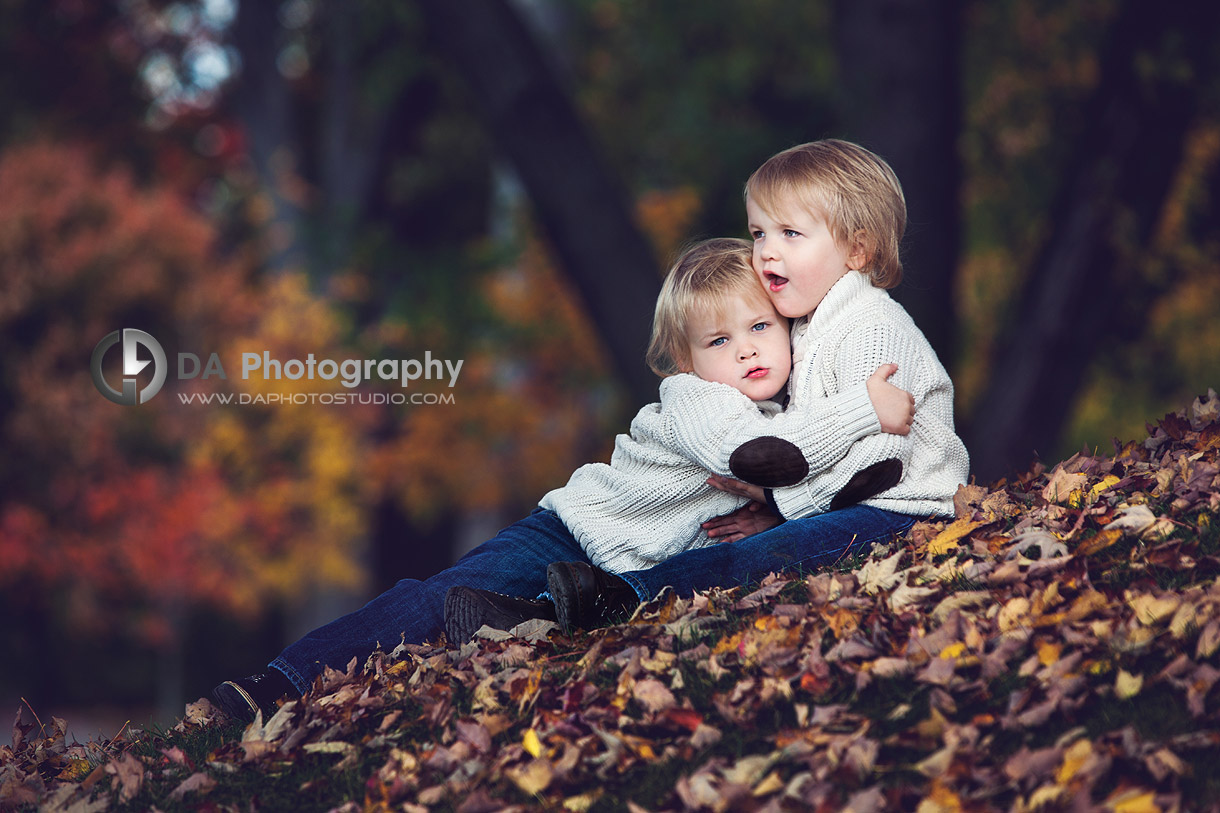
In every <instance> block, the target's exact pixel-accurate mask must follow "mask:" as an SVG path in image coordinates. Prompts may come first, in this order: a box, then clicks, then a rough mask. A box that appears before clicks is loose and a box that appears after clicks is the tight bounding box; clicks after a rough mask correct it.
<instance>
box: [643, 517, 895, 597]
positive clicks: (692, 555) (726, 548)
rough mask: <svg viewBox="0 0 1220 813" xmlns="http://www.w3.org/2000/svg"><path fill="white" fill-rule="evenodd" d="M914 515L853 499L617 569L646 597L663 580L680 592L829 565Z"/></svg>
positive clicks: (884, 536)
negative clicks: (842, 505)
mask: <svg viewBox="0 0 1220 813" xmlns="http://www.w3.org/2000/svg"><path fill="white" fill-rule="evenodd" d="M915 520H916V517H912V516H908V515H906V514H895V513H893V512H891V511H883V510H881V509H880V508H872V507H870V506H867V505H855V506H852V507H850V508H844V509H841V510H839V511H831V512H829V513H826V514H817V515H815V516H812V517H805V518H804V519H794V520H790V521H788V522H785V523H783V524H782V525H779V526H777V527H775V528H772V529H770V530H768V531H763V532H762V533H759V534H755V535H754V536H748V537H746V538H745V539H742V540H739V541H737V542H727V543H722V544H719V545H711V546H709V547H706V548H696V549H694V550H689V551H686V552H685V553H680V554H678V555H677V556H674V557H672V558H670V559H667V560H665V561H664V562H661V563H660V564H658V565H654V566H653V567H651V568H649V569H648V570H636V571H632V572H629V573H620V574H619V575H620V576H622V577H623V578H624V579H625V580H626V581H627V583H628V584H630V585H631V586H632V587H634V588H635V591H636V593H638V594H639V596H640V599H641V600H643V601H647V600H649V599H651V598H652V597H654V596H656V595H657V594H658V593H659V592H661V588H663V587H665V586H666V585H668V586H670V587H673V588H674V590H676V591H677V593H678V595H680V596H688V595H690V594H691V593H693V592H694V591H695V590H706V589H708V588H711V587H716V586H719V587H732V586H735V585H738V584H744V583H747V582H751V581H759V580H761V579H762V578H763V577H765V576H766V575H767V574H768V573H772V572H776V573H778V572H780V571H784V570H798V569H799V570H803V571H808V570H816V569H818V568H822V567H826V566H827V565H832V564H834V563H835V562H837V561H838V560H839V559H841V558H843V557H844V556H845V555H846V554H848V553H849V552H850V551H851V550H853V549H859V548H863V549H865V550H867V549H868V547H869V546H870V545H871V544H872V543H873V542H877V541H881V540H885V539H889V538H891V537H892V536H893V535H894V534H896V533H902V532H904V531H906V530H907V529H908V528H910V527H911V525H913V524H914V522H915Z"/></svg>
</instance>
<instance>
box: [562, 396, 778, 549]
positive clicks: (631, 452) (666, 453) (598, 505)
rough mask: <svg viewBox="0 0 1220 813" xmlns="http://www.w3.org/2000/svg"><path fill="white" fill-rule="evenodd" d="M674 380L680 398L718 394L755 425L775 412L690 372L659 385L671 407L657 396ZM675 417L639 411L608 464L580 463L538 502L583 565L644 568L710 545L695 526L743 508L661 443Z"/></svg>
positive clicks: (655, 409)
mask: <svg viewBox="0 0 1220 813" xmlns="http://www.w3.org/2000/svg"><path fill="white" fill-rule="evenodd" d="M678 379H686V380H689V381H690V382H691V383H692V384H693V385H694V386H691V387H689V388H687V390H686V393H687V394H686V395H685V396H684V399H687V400H689V399H694V400H704V399H707V398H713V399H718V398H719V397H721V393H719V392H718V391H719V390H720V389H724V390H728V391H729V392H732V393H733V394H734V395H738V396H740V397H741V399H742V400H743V401H744V406H745V407H746V408H747V409H749V410H750V411H751V412H753V413H754V414H755V415H757V416H759V418H760V419H762V420H766V418H765V416H766V415H773V414H775V413H776V412H778V411H779V406H778V405H777V404H775V403H773V402H770V401H765V402H761V403H755V402H753V401H751V400H750V399H748V398H746V397H745V396H744V395H742V394H741V393H739V392H737V391H736V390H734V389H733V388H732V387H728V386H726V385H724V384H714V383H709V382H706V381H701V380H699V379H698V378H696V377H695V376H694V375H679V376H673V377H671V378H667V379H665V380H664V381H662V382H661V393H662V398H663V400H665V401H668V402H669V404H671V405H672V404H673V403H674V399H672V398H669V399H666V398H665V393H666V391H667V390H668V389H669V388H670V387H672V386H673V383H674V382H675V381H677V380H678ZM684 399H678V400H679V401H681V400H684ZM693 412H695V413H699V412H701V410H699V409H694V410H693ZM675 419H677V420H680V418H675V416H673V415H671V414H669V411H668V409H667V408H666V407H663V406H662V404H649V405H648V406H646V407H644V408H643V409H641V410H640V412H639V414H638V415H636V417H635V420H633V421H632V422H631V432H630V434H628V435H619V436H618V437H617V438H616V439H615V443H614V453H613V454H612V455H611V457H610V463H609V465H607V464H605V463H589V464H588V465H585V466H581V467H580V468H579V469H577V470H576V471H575V472H574V473H573V474H572V476H571V478H570V479H569V480H568V483H567V485H565V486H563V487H562V488H557V489H555V490H554V491H551V492H549V493H548V494H547V495H546V496H544V497H543V498H542V500H541V502H539V505H540V506H542V507H543V508H549V509H550V510H552V511H554V512H555V513H556V514H558V515H559V518H560V519H561V520H563V523H564V525H566V526H567V527H568V530H570V531H571V532H572V535H573V536H575V537H576V539H577V541H578V542H580V545H581V547H582V548H584V550H585V552H586V553H587V554H588V555H589V559H590V561H592V562H593V564H595V565H597V566H598V567H600V568H602V569H604V570H609V571H611V572H613V573H624V572H626V571H629V570H644V569H647V568H649V567H652V566H653V565H655V564H657V563H658V562H662V561H664V560H665V559H668V558H669V557H671V556H674V555H675V554H678V553H681V552H682V551H685V550H689V549H691V548H698V547H704V546H706V545H712V544H716V540H714V539H712V538H710V537H709V536H708V535H707V533H706V532H705V531H704V530H703V529H702V528H700V527H699V526H700V524H701V523H703V522H706V521H707V520H709V519H712V518H713V517H719V516H723V515H724V514H728V513H729V512H731V511H734V510H736V509H737V508H739V507H741V506H742V505H744V504H745V503H746V500H745V499H744V498H742V497H738V496H735V495H733V494H726V493H725V492H723V491H717V490H716V489H714V488H712V487H711V486H709V485H707V478H708V471H707V470H705V469H704V468H703V467H701V466H699V465H696V464H694V463H692V462H691V460H690V458H689V457H687V456H686V455H684V454H683V453H682V452H681V451H680V450H678V449H676V448H675V447H673V446H672V445H671V444H670V443H668V442H667V438H666V436H665V430H666V427H668V426H670V425H672V422H673V420H675Z"/></svg>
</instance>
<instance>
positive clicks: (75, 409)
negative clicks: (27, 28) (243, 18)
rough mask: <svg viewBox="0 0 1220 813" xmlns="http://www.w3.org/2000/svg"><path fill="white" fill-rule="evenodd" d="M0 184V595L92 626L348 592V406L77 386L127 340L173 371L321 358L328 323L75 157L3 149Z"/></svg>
mask: <svg viewBox="0 0 1220 813" xmlns="http://www.w3.org/2000/svg"><path fill="white" fill-rule="evenodd" d="M0 188H3V189H4V190H5V194H4V195H3V196H0V290H3V291H4V296H3V297H0V332H2V334H3V335H4V336H5V338H6V341H5V343H4V344H3V345H0V368H2V369H4V370H5V371H6V375H5V376H4V378H3V379H2V380H0V403H3V404H4V406H3V408H0V443H2V444H3V448H4V449H5V451H6V455H5V456H4V458H3V459H2V460H0V495H2V496H0V556H3V561H4V566H3V567H2V568H0V587H10V586H13V585H15V584H17V583H21V582H25V583H27V584H29V585H32V586H36V587H38V588H39V589H42V590H51V591H54V593H55V595H56V596H57V597H58V598H59V599H60V600H61V601H60V603H61V605H62V606H64V607H66V608H67V609H68V612H69V616H70V618H69V621H70V623H73V624H75V625H81V626H82V627H88V628H96V629H101V628H102V627H104V626H106V625H108V624H112V623H113V622H115V621H117V620H119V619H120V618H123V617H127V618H131V617H133V615H134V617H135V618H136V619H137V620H138V618H139V616H140V615H141V614H142V613H143V612H144V610H142V609H141V608H143V607H148V606H151V607H154V608H155V607H159V606H162V604H163V603H164V602H167V601H175V602H177V601H201V602H207V603H209V604H213V605H215V606H218V607H221V608H225V609H227V610H229V611H234V612H249V611H253V610H256V609H258V608H259V607H260V606H261V605H263V604H264V603H265V602H266V601H267V600H269V599H273V598H277V597H278V598H283V597H289V596H293V595H296V594H297V593H299V591H301V590H302V589H303V588H305V587H306V586H309V585H310V584H316V583H322V584H333V583H336V582H339V583H348V584H350V583H352V582H354V581H355V580H356V579H357V577H358V571H357V568H356V567H355V565H354V561H353V559H354V557H353V552H352V550H353V546H354V543H355V541H356V540H357V539H358V538H359V537H360V536H361V535H362V533H363V517H364V507H365V503H366V492H365V490H364V488H363V480H362V478H361V477H360V476H359V473H358V471H357V461H358V460H359V458H360V455H361V447H362V440H361V438H362V437H363V435H364V434H366V426H367V421H366V420H365V419H364V418H363V417H362V416H361V415H360V414H359V411H358V410H354V409H353V410H346V411H344V412H343V413H342V414H336V413H334V412H333V411H331V412H328V411H326V410H320V409H301V408H299V407H272V408H268V407H257V406H242V407H215V406H214V407H203V406H199V405H186V404H182V403H181V402H179V401H178V399H177V392H174V390H176V389H178V385H177V382H175V381H173V376H172V375H171V376H170V378H169V379H168V380H167V382H166V386H165V388H164V390H163V391H162V393H161V394H160V395H159V396H158V397H156V398H154V399H153V400H152V401H150V402H149V403H147V404H143V405H141V406H139V407H122V406H118V405H115V404H112V403H110V402H108V401H106V400H105V399H103V398H102V397H101V396H100V395H99V394H98V393H97V392H96V390H95V389H94V387H93V385H92V382H91V379H90V376H89V371H88V363H89V358H90V354H91V352H92V349H93V347H94V345H95V344H96V343H97V342H98V340H99V339H101V338H102V337H103V336H104V335H106V334H107V333H109V332H110V331H112V330H115V329H117V328H120V327H138V328H141V329H144V330H147V331H148V332H150V333H152V334H153V335H154V336H155V337H157V338H158V339H159V340H160V341H161V343H162V344H163V346H165V349H166V352H167V356H168V357H169V364H170V367H171V369H172V368H174V367H175V363H174V362H175V355H174V350H181V351H190V352H196V353H199V354H200V355H201V356H203V357H204V358H206V356H207V354H209V353H211V352H218V353H220V354H221V356H222V357H223V358H224V359H225V360H226V362H227V363H230V364H231V363H232V361H231V360H232V359H234V358H237V357H235V356H233V355H231V348H230V343H233V344H234V345H237V344H240V340H239V339H237V338H235V337H242V336H244V337H247V339H246V341H249V342H253V343H256V344H262V345H263V346H265V347H266V348H267V349H271V350H272V351H273V352H280V348H281V347H283V348H291V347H295V346H302V345H303V344H305V343H307V342H308V343H310V347H309V349H310V350H311V351H314V352H318V351H322V352H326V351H327V350H328V349H329V348H330V346H331V345H332V344H333V343H334V341H335V337H336V335H337V333H338V330H337V328H336V327H335V326H334V325H333V324H332V323H333V317H332V316H331V315H330V313H329V312H328V311H327V310H326V308H325V307H324V306H323V305H321V304H319V302H318V301H317V300H316V299H315V298H314V297H312V295H310V294H309V293H308V292H307V291H305V290H304V289H303V286H302V285H301V284H300V283H299V282H295V281H293V280H292V279H290V278H284V279H280V280H278V281H277V282H276V283H275V284H274V285H271V286H269V287H268V289H266V290H264V289H262V288H260V287H259V286H257V285H255V284H254V283H253V281H252V278H251V274H250V267H249V264H248V263H246V262H243V261H242V259H241V258H240V257H228V258H226V257H222V256H219V255H218V253H217V251H216V250H215V243H216V234H215V229H214V227H213V226H212V225H211V224H210V223H209V222H208V221H207V220H206V219H204V218H203V217H201V216H199V215H198V214H196V213H195V212H194V211H192V210H191V209H190V207H189V206H188V205H186V204H185V203H184V202H183V201H182V200H181V199H180V198H179V197H178V196H177V195H175V194H173V193H171V192H167V191H165V190H163V189H160V188H148V189H145V188H140V187H138V186H137V185H136V184H135V183H134V182H133V180H132V178H131V176H130V174H129V173H127V172H126V171H124V170H122V169H108V170H103V169H100V168H98V166H97V162H96V160H95V157H94V156H93V155H91V153H90V152H89V150H87V149H85V148H83V147H80V146H72V145H67V146H65V145H59V144H47V143H33V144H28V145H26V146H23V147H17V148H12V149H9V150H7V151H6V152H5V153H4V154H3V155H0ZM260 349H261V348H260ZM228 372H229V374H230V379H229V383H230V384H232V383H236V382H237V381H240V378H239V376H238V373H239V370H233V369H229V370H228ZM192 386H193V387H196V388H197V386H198V385H192ZM191 388H192V387H183V389H191ZM137 627H138V629H140V630H142V631H143V632H144V633H145V634H147V635H151V636H153V637H154V638H159V637H162V636H163V635H165V634H167V631H166V627H165V625H164V624H155V623H147V619H145V620H144V621H139V622H138V624H137Z"/></svg>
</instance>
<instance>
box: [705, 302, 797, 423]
mask: <svg viewBox="0 0 1220 813" xmlns="http://www.w3.org/2000/svg"><path fill="white" fill-rule="evenodd" d="M687 340H688V342H689V345H690V367H691V369H690V370H688V371H687V372H692V371H693V372H694V373H695V375H697V376H699V377H700V378H702V379H703V380H704V381H716V382H719V383H721V384H728V385H729V386H730V387H732V388H733V389H735V390H737V391H738V392H740V393H742V394H743V395H745V396H746V397H747V398H749V399H750V400H752V401H765V400H767V399H768V398H774V397H775V396H776V395H777V394H779V392H780V390H782V389H783V388H784V384H785V383H787V381H788V373H789V372H791V370H792V348H791V346H790V345H789V343H788V320H787V319H785V318H783V317H782V316H780V315H779V314H778V313H776V312H775V308H773V307H772V306H771V305H770V303H768V302H767V301H766V300H765V299H763V298H762V297H748V298H747V297H739V296H738V297H732V298H730V299H729V300H728V301H727V302H726V303H725V307H724V312H723V313H711V312H705V313H700V314H696V315H695V316H694V317H692V318H691V320H690V324H688V325H687Z"/></svg>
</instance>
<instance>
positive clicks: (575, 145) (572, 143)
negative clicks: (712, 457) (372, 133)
mask: <svg viewBox="0 0 1220 813" xmlns="http://www.w3.org/2000/svg"><path fill="white" fill-rule="evenodd" d="M420 6H421V7H422V9H423V11H424V15H425V21H426V23H427V24H428V28H429V34H430V36H431V37H432V38H433V39H434V40H435V43H436V46H437V48H436V50H437V52H438V53H443V54H448V55H450V56H451V57H452V59H453V65H454V67H455V68H457V69H458V70H459V71H460V72H461V73H462V74H463V75H464V76H465V78H466V80H467V82H468V84H469V86H470V88H471V90H472V91H473V95H474V97H475V101H476V104H477V106H478V108H479V110H480V113H481V114H482V116H483V118H484V119H485V120H486V121H487V124H488V128H489V131H490V133H491V135H492V138H493V140H494V142H495V144H496V145H497V146H498V147H499V148H500V149H501V150H502V151H503V153H504V155H505V157H506V158H507V159H508V160H509V161H510V162H511V163H512V164H513V166H514V168H515V169H516V170H517V174H518V175H519V177H520V178H521V181H522V183H523V184H524V185H525V187H526V189H527V190H528V191H529V195H530V199H531V200H532V201H533V204H534V208H535V210H536V212H537V216H538V219H539V221H540V223H541V224H542V227H543V229H544V231H545V232H546V234H547V236H548V238H549V240H550V243H551V245H552V246H553V248H554V250H555V253H556V254H557V255H558V259H559V262H560V264H561V265H562V266H563V267H564V268H565V269H566V271H567V272H568V273H569V274H570V275H571V277H572V278H573V280H574V281H575V283H576V286H577V288H578V290H579V291H580V293H581V295H582V297H583V299H584V303H585V306H586V308H587V312H588V313H589V315H590V317H591V318H592V320H593V322H594V324H595V326H596V327H597V330H598V333H599V335H600V336H601V337H602V339H603V341H604V342H605V347H606V349H607V351H608V352H609V354H610V357H611V362H612V364H613V365H614V367H615V369H616V370H617V372H618V374H619V376H620V378H621V380H622V381H623V383H624V384H626V386H627V388H628V390H629V392H630V394H631V396H632V398H633V399H635V400H637V401H640V402H646V401H652V400H655V399H656V379H655V378H654V377H653V376H652V374H651V373H649V372H648V370H647V368H646V366H645V365H644V361H643V359H644V350H645V347H646V346H647V342H648V333H649V330H650V329H651V318H652V310H653V304H654V302H655V301H656V296H657V292H658V291H659V289H660V279H659V275H658V272H657V259H656V258H655V257H654V256H653V254H652V249H651V247H650V246H649V244H648V241H647V240H646V239H645V237H644V236H643V234H642V233H641V232H640V230H639V228H638V227H637V226H636V224H635V222H634V220H633V217H632V211H631V208H630V207H629V206H628V204H627V199H626V197H625V195H624V193H623V190H622V189H621V188H620V187H619V185H618V184H617V182H616V180H615V178H614V177H613V175H611V173H610V172H609V171H608V170H607V168H606V167H605V165H604V163H603V161H602V157H601V156H600V155H599V153H598V151H597V149H596V148H595V146H594V144H593V141H592V139H591V138H590V135H589V132H588V131H587V129H586V128H585V126H584V124H583V123H582V122H581V120H580V118H579V116H578V115H577V112H576V110H575V108H574V107H573V104H572V102H571V100H570V98H569V95H568V93H567V92H566V90H565V89H564V87H563V86H562V85H561V83H560V81H559V79H558V77H557V76H556V73H555V71H554V70H553V69H552V68H551V66H550V64H549V62H548V60H547V59H546V57H545V54H544V53H543V52H542V50H541V49H540V48H539V47H538V44H537V43H536V42H535V40H534V39H533V37H532V36H531V34H530V32H529V31H528V30H527V29H526V27H525V25H524V24H523V22H522V20H521V19H520V18H519V17H518V15H517V13H516V12H515V11H514V10H513V8H512V6H511V5H510V4H508V3H506V2H504V0H467V1H466V2H462V3H454V2H452V1H451V0H421V2H420Z"/></svg>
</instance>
